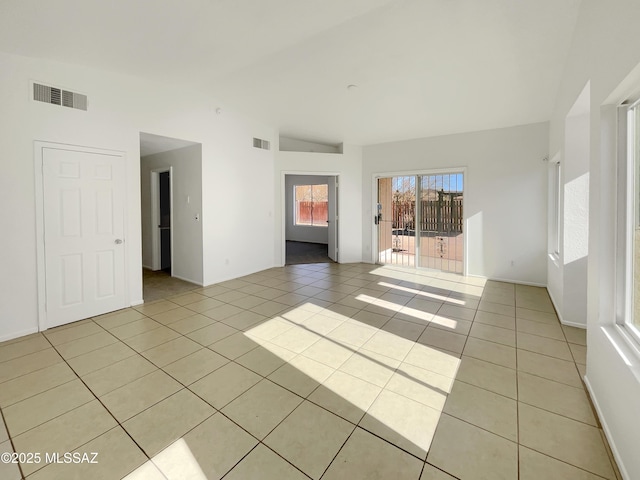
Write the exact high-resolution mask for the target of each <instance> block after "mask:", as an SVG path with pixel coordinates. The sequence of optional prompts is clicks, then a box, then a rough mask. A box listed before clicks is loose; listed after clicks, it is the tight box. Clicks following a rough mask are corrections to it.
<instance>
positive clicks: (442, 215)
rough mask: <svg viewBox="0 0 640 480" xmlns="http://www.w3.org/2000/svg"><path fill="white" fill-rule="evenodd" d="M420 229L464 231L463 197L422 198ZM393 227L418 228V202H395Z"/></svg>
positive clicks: (450, 231) (442, 231)
mask: <svg viewBox="0 0 640 480" xmlns="http://www.w3.org/2000/svg"><path fill="white" fill-rule="evenodd" d="M419 205H420V231H421V232H440V233H444V232H448V233H462V226H463V225H462V220H463V216H462V197H459V196H458V197H456V198H446V197H445V198H441V199H439V200H422V201H421V202H420V203H419ZM392 215H393V228H394V229H409V230H415V229H416V202H412V201H409V202H393V204H392Z"/></svg>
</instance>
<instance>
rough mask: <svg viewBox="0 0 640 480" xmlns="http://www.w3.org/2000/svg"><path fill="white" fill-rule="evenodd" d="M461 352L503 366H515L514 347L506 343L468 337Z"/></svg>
mask: <svg viewBox="0 0 640 480" xmlns="http://www.w3.org/2000/svg"><path fill="white" fill-rule="evenodd" d="M463 353H464V355H466V356H468V357H473V358H477V359H479V360H484V361H486V362H491V363H495V364H496V365H502V366H503V367H509V368H516V349H515V348H512V347H508V346H506V345H500V344H498V343H494V342H487V341H486V340H481V339H479V338H473V337H469V338H468V340H467V343H466V345H465V347H464V352H463Z"/></svg>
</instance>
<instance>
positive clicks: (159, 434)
mask: <svg viewBox="0 0 640 480" xmlns="http://www.w3.org/2000/svg"><path fill="white" fill-rule="evenodd" d="M214 413H215V410H214V409H213V408H212V407H211V406H210V405H209V404H207V403H206V402H204V401H203V400H201V399H200V398H198V397H197V396H196V395H194V394H193V393H192V392H190V391H189V390H186V389H184V390H180V391H179V392H178V393H176V394H174V395H171V396H170V397H167V398H165V399H164V400H162V401H161V402H159V403H156V404H155V405H153V406H152V407H150V408H148V409H147V410H145V411H143V412H142V413H139V414H138V415H136V416H135V417H133V418H131V419H129V420H127V421H126V422H125V423H124V424H123V427H124V428H125V430H126V431H127V432H128V433H129V434H130V435H131V437H132V438H133V439H134V440H135V441H136V443H137V444H138V445H140V447H141V448H142V449H143V450H144V452H145V453H146V454H147V455H148V456H149V457H153V456H154V455H156V454H157V453H159V452H160V450H162V449H164V448H165V447H167V446H169V445H170V444H172V443H173V442H174V441H176V440H178V439H179V438H181V437H182V436H183V435H184V434H186V433H187V432H188V431H189V430H191V429H192V428H194V427H195V426H196V425H198V424H200V423H201V422H203V421H204V420H205V419H206V418H207V417H210V416H211V415H213V414H214Z"/></svg>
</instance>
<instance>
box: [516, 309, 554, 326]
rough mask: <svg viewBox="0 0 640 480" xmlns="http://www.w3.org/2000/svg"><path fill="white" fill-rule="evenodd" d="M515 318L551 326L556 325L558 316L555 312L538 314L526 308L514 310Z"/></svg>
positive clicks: (538, 312)
mask: <svg viewBox="0 0 640 480" xmlns="http://www.w3.org/2000/svg"><path fill="white" fill-rule="evenodd" d="M516 318H518V319H522V320H531V321H534V322H541V323H549V324H553V325H555V324H557V323H558V316H557V315H556V314H555V312H540V311H537V310H529V309H527V308H516Z"/></svg>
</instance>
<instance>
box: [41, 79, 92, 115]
mask: <svg viewBox="0 0 640 480" xmlns="http://www.w3.org/2000/svg"><path fill="white" fill-rule="evenodd" d="M33 99H34V100H36V101H38V102H44V103H52V104H54V105H61V106H63V107H70V108H75V109H77V110H87V96H86V95H83V94H81V93H75V92H70V91H68V90H62V89H61V88H57V87H50V86H48V85H42V84H40V83H34V84H33Z"/></svg>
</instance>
